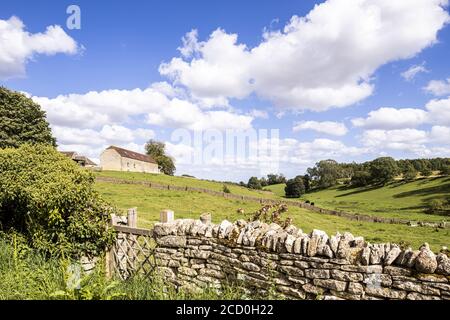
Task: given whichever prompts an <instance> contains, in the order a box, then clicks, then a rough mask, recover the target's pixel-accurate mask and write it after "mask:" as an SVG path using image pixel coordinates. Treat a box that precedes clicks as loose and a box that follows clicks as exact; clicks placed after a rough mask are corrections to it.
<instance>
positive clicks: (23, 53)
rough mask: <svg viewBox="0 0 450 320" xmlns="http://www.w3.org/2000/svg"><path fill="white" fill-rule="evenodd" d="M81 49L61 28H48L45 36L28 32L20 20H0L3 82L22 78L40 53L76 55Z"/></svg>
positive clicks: (0, 76)
mask: <svg viewBox="0 0 450 320" xmlns="http://www.w3.org/2000/svg"><path fill="white" fill-rule="evenodd" d="M79 50H80V47H79V46H78V45H77V42H76V41H75V40H74V39H72V38H71V37H70V36H69V35H67V34H66V33H65V31H64V30H63V29H62V28H61V27H60V26H57V25H53V26H48V27H47V29H46V30H45V32H43V33H34V34H32V33H30V32H27V31H25V25H24V24H23V22H22V21H21V20H20V19H19V18H17V17H14V16H13V17H11V18H9V19H8V20H1V19H0V79H9V78H15V77H22V76H24V75H25V73H26V72H25V67H26V64H27V63H28V62H29V61H30V60H32V59H33V58H34V57H35V56H36V55H38V54H44V55H55V54H57V53H64V54H76V53H77V52H79Z"/></svg>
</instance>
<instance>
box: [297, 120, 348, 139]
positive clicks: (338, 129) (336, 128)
mask: <svg viewBox="0 0 450 320" xmlns="http://www.w3.org/2000/svg"><path fill="white" fill-rule="evenodd" d="M301 130H314V131H317V132H320V133H326V134H329V135H333V136H344V135H346V134H347V132H348V129H347V127H346V126H345V124H343V123H341V122H333V121H322V122H318V121H303V122H298V123H296V124H295V126H294V128H293V131H294V132H297V131H301Z"/></svg>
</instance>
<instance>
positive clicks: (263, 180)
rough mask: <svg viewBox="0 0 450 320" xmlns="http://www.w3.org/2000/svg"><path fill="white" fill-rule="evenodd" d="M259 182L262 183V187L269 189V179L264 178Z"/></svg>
mask: <svg viewBox="0 0 450 320" xmlns="http://www.w3.org/2000/svg"><path fill="white" fill-rule="evenodd" d="M259 182H260V183H261V186H262V187H267V186H268V185H269V184H268V183H267V179H266V178H264V177H262V178H261V179H260V180H259Z"/></svg>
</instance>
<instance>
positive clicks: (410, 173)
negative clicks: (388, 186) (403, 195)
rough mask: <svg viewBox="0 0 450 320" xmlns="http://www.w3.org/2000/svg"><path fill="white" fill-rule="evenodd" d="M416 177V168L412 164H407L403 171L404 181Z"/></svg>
mask: <svg viewBox="0 0 450 320" xmlns="http://www.w3.org/2000/svg"><path fill="white" fill-rule="evenodd" d="M416 177H417V170H416V169H415V168H414V167H413V166H412V165H409V166H408V168H407V169H406V170H405V171H404V172H403V179H405V181H413V180H414V179H416Z"/></svg>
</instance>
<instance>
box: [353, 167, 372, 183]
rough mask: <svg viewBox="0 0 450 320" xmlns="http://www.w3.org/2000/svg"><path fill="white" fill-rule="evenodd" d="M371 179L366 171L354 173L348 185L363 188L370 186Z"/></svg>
mask: <svg viewBox="0 0 450 320" xmlns="http://www.w3.org/2000/svg"><path fill="white" fill-rule="evenodd" d="M370 181H371V178H370V173H369V172H368V171H363V170H361V171H356V172H355V173H354V174H353V176H352V178H351V180H350V184H351V185H352V186H355V187H364V186H367V185H369V184H370Z"/></svg>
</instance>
